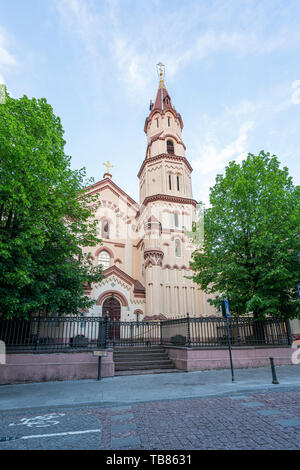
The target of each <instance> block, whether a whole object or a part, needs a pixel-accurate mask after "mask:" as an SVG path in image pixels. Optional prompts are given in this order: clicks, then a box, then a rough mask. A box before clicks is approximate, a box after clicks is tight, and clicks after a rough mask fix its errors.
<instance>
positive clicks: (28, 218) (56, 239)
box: [0, 95, 103, 318]
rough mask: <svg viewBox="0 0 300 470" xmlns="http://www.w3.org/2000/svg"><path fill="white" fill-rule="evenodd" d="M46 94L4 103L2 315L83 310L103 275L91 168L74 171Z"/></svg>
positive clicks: (0, 138)
mask: <svg viewBox="0 0 300 470" xmlns="http://www.w3.org/2000/svg"><path fill="white" fill-rule="evenodd" d="M63 134H64V131H63V128H62V125H61V121H60V119H59V118H58V117H57V116H55V115H54V113H53V110H52V107H51V106H50V105H49V104H48V103H47V101H46V100H45V99H39V100H37V99H35V98H32V99H29V98H27V97H26V96H24V97H23V98H20V99H12V98H11V97H9V96H8V95H6V99H5V102H4V104H0V279H1V281H0V316H2V317H7V318H12V317H17V316H21V317H28V316H30V315H32V314H36V313H38V312H39V313H50V312H51V313H56V314H67V313H74V314H76V313H78V312H79V311H80V310H81V309H84V308H86V307H89V306H90V305H91V304H92V301H91V300H90V299H89V298H88V296H86V295H85V286H86V285H87V284H90V283H92V282H100V281H101V280H102V279H103V274H102V270H101V267H93V266H92V263H91V259H90V258H89V255H88V254H84V251H85V250H84V248H85V247H88V246H93V245H95V244H96V243H99V242H101V240H99V239H98V238H97V236H96V221H95V219H94V218H93V212H94V210H95V208H96V207H97V206H98V205H99V201H98V199H97V198H96V197H95V196H87V195H86V193H85V192H84V187H85V186H86V185H87V184H88V182H87V181H86V177H85V170H84V169H81V170H75V171H74V170H72V169H71V168H70V157H69V156H67V155H65V153H64V146H65V141H64V139H63Z"/></svg>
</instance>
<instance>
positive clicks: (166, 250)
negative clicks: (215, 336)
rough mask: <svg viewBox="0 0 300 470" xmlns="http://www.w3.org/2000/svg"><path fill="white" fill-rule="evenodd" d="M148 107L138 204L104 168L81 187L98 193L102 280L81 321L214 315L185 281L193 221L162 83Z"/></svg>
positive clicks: (184, 164) (96, 250)
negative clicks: (94, 179)
mask: <svg viewBox="0 0 300 470" xmlns="http://www.w3.org/2000/svg"><path fill="white" fill-rule="evenodd" d="M158 65H159V71H160V81H159V86H158V90H157V94H156V99H155V102H154V103H153V102H152V101H151V102H150V110H149V114H148V116H147V118H146V121H145V126H144V131H145V134H146V137H147V144H146V152H145V158H144V161H143V162H141V167H140V170H139V173H138V178H139V189H140V191H139V203H137V202H136V201H134V200H133V199H132V198H131V197H130V196H129V195H128V194H126V192H125V191H123V190H122V189H121V188H120V187H119V186H118V185H117V184H116V183H115V182H114V180H113V177H112V175H111V173H110V168H112V165H110V163H109V162H107V164H106V165H107V171H106V173H105V174H104V176H103V179H102V180H101V181H99V182H97V183H95V184H93V185H92V186H90V187H88V188H86V191H87V193H93V194H94V193H100V201H101V204H100V206H99V208H98V210H97V212H96V214H95V217H96V218H97V220H98V223H99V237H100V238H101V239H102V240H103V243H102V244H101V245H100V246H97V247H92V248H89V250H88V251H89V252H90V253H91V255H92V259H93V262H94V263H95V264H102V265H103V269H104V275H105V279H104V280H103V281H102V282H101V283H100V284H97V285H92V286H90V289H89V291H88V293H89V295H90V296H91V297H92V298H93V299H95V300H96V301H97V302H96V305H94V307H93V308H91V309H90V310H89V312H88V313H87V315H91V316H92V315H95V316H104V315H108V316H109V317H110V318H111V319H112V320H120V321H132V320H135V321H136V320H138V321H143V320H158V319H166V318H176V317H183V316H186V314H187V313H189V314H190V315H191V316H197V317H199V316H212V315H216V313H217V312H216V310H215V309H214V307H212V306H210V305H209V304H208V303H207V295H206V294H205V293H204V292H203V291H201V290H200V289H199V286H198V285H197V284H195V283H193V282H192V280H191V279H189V278H188V276H191V274H192V272H191V270H190V267H189V262H190V260H191V254H192V252H193V251H194V250H195V248H196V247H195V246H194V245H193V244H192V243H191V240H190V238H189V237H188V236H187V235H186V233H185V232H186V230H189V231H191V229H192V223H193V222H194V221H195V220H196V214H197V202H196V200H195V199H194V198H193V190H192V180H191V173H192V171H193V170H192V167H191V165H190V163H189V161H188V159H187V158H186V154H185V153H186V147H185V145H184V142H183V140H182V129H183V121H182V117H181V115H180V114H179V113H178V112H177V111H176V109H175V107H174V105H173V103H172V101H171V97H170V95H169V93H168V91H167V89H166V86H165V83H164V79H163V66H162V64H158Z"/></svg>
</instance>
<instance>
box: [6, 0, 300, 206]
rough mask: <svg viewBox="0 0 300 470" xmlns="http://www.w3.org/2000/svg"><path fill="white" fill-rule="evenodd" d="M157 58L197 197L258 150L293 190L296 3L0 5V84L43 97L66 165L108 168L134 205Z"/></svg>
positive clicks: (299, 86)
mask: <svg viewBox="0 0 300 470" xmlns="http://www.w3.org/2000/svg"><path fill="white" fill-rule="evenodd" d="M159 61H162V62H163V63H164V64H165V65H166V79H165V81H166V85H167V89H168V91H169V93H170V96H171V98H172V101H173V104H174V105H175V107H176V109H177V111H178V112H180V113H181V115H182V118H183V122H184V129H183V139H184V142H185V144H186V147H187V153H186V155H187V158H188V159H189V161H190V162H191V164H192V166H193V168H194V172H193V189H194V197H195V198H196V199H197V200H204V201H205V202H206V203H207V201H208V193H209V187H210V186H212V185H213V184H214V181H215V176H216V174H217V173H223V172H224V168H225V166H226V164H227V163H228V162H229V161H230V160H238V161H241V160H242V159H243V158H244V157H245V156H246V155H247V153H248V152H251V153H257V152H259V151H260V150H262V149H263V150H265V151H266V152H267V151H269V152H270V153H271V154H276V155H277V156H278V158H279V160H280V161H281V163H282V165H285V166H287V167H288V168H289V169H290V174H291V175H292V176H293V177H294V181H295V183H296V184H300V176H299V175H300V163H299V162H300V2H299V0H295V1H293V0H282V1H280V0H271V1H269V0H266V1H264V0H259V1H250V0H249V1H248V0H232V1H230V0H222V1H209V0H184V1H182V0H172V1H171V0H9V1H8V0H0V83H1V82H5V83H6V85H7V87H8V90H9V92H10V93H11V95H12V96H14V97H20V96H22V95H23V94H26V95H27V96H30V97H31V96H35V97H45V98H46V99H47V100H48V102H49V103H50V104H51V105H52V106H53V108H54V112H55V114H57V115H58V116H60V117H61V119H62V123H63V127H64V129H65V138H66V141H67V145H66V153H68V154H69V155H71V156H72V167H73V168H81V167H83V166H85V167H86V169H87V174H88V176H93V177H94V178H95V180H96V181H98V180H99V179H101V178H102V176H103V173H104V171H105V168H104V166H103V164H102V163H103V162H104V161H106V160H107V159H109V160H110V161H111V162H112V163H113V164H114V168H113V170H112V173H113V179H114V181H115V182H116V183H117V184H118V185H119V186H121V187H122V188H123V189H124V190H125V191H127V192H128V194H129V195H130V196H131V197H133V198H134V199H135V200H137V201H138V179H137V173H138V171H139V168H140V165H141V163H142V161H143V159H144V157H145V150H146V136H145V134H144V131H143V127H144V121H145V118H146V116H147V114H148V111H149V101H150V99H154V98H155V95H156V90H157V85H158V78H157V73H156V67H155V66H156V64H157V62H159Z"/></svg>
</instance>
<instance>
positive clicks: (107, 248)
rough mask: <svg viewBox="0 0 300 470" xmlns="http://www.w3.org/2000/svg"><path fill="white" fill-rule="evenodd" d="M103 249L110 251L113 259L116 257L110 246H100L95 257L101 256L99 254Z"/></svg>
mask: <svg viewBox="0 0 300 470" xmlns="http://www.w3.org/2000/svg"><path fill="white" fill-rule="evenodd" d="M101 251H107V253H109V255H110V257H111V258H112V259H114V257H115V255H114V253H113V251H112V250H111V249H110V248H109V247H108V246H105V245H104V246H101V247H100V248H98V249H97V250H96V251H95V254H94V256H95V258H97V257H98V256H99V254H100V253H101Z"/></svg>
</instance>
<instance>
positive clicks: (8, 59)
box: [0, 26, 17, 83]
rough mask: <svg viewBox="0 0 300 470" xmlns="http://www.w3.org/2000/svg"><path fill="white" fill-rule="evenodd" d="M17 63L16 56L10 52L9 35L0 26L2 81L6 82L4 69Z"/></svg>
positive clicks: (0, 80)
mask: <svg viewBox="0 0 300 470" xmlns="http://www.w3.org/2000/svg"><path fill="white" fill-rule="evenodd" d="M16 64H17V61H16V59H15V57H14V56H13V55H12V54H11V52H9V40H8V35H7V33H6V31H5V30H4V29H3V28H2V27H1V26H0V83H4V76H3V71H4V70H7V69H8V68H9V67H12V66H15V65H16Z"/></svg>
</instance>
